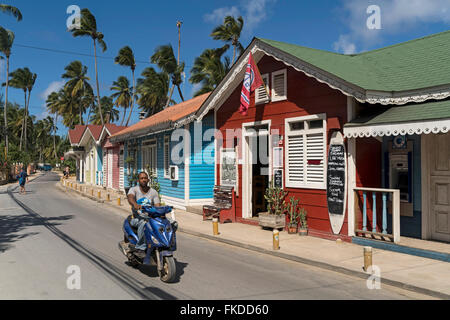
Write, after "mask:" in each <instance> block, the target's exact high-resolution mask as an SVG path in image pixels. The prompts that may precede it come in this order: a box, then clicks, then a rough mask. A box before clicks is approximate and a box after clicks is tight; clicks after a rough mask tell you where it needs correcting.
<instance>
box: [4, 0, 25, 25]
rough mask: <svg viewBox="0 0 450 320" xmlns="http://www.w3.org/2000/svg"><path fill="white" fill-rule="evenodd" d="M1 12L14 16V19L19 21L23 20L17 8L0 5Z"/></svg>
mask: <svg viewBox="0 0 450 320" xmlns="http://www.w3.org/2000/svg"><path fill="white" fill-rule="evenodd" d="M0 11H2V12H4V13H6V14H10V15H12V16H13V17H14V18H16V19H17V21H20V20H22V13H21V12H20V10H19V9H17V8H16V7H13V6H10V5H7V4H0Z"/></svg>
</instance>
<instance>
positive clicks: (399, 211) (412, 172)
mask: <svg viewBox="0 0 450 320" xmlns="http://www.w3.org/2000/svg"><path fill="white" fill-rule="evenodd" d="M449 38H450V32H446V33H442V34H438V35H433V36H430V37H426V38H423V39H418V40H414V41H410V42H407V43H404V44H399V45H396V46H392V47H387V48H383V49H379V50H374V51H370V52H366V53H362V54H357V55H342V54H337V53H333V52H327V51H322V50H316V49H311V48H306V47H301V46H297V45H292V44H287V43H282V42H278V41H272V40H264V39H257V38H255V39H253V41H252V43H251V44H250V45H249V47H248V48H247V49H246V50H245V52H244V53H243V54H242V55H241V57H240V59H239V60H238V61H237V62H236V63H235V64H234V66H233V68H232V69H231V70H230V72H229V73H228V74H227V76H226V77H225V78H224V79H223V80H222V82H221V83H220V84H219V85H218V86H217V88H216V89H215V90H214V91H213V92H212V93H211V95H210V96H209V97H208V99H207V100H206V101H205V102H204V103H203V105H202V107H201V108H200V109H199V111H198V112H197V114H196V116H197V119H198V121H201V119H202V118H203V117H204V116H205V115H206V114H207V113H208V112H210V111H214V113H215V127H216V129H217V130H219V131H220V134H219V135H217V137H216V142H215V144H216V145H215V149H216V153H215V156H216V170H215V174H216V184H217V185H229V186H234V187H235V192H236V209H237V210H236V218H237V219H236V220H237V221H238V222H243V223H250V224H257V223H258V219H257V216H258V213H259V212H264V211H266V204H265V202H264V191H265V189H266V188H267V187H268V186H269V184H270V183H271V182H272V181H278V182H277V183H280V182H281V184H282V185H281V186H282V187H283V189H284V190H285V191H287V192H288V196H287V199H288V198H289V197H291V196H294V197H295V198H297V199H299V200H300V204H301V206H302V207H304V208H305V209H306V211H307V213H308V218H307V222H308V227H309V234H310V235H316V236H320V237H325V238H330V239H333V238H336V237H340V238H343V239H345V240H350V239H351V238H350V237H353V236H355V235H358V234H359V232H360V231H361V230H364V231H367V233H370V232H372V233H373V234H374V235H377V236H378V235H381V236H384V235H386V234H387V235H388V236H389V234H391V233H392V234H395V235H396V236H395V237H397V238H396V240H395V242H397V241H399V235H400V233H402V235H406V236H410V237H416V238H423V239H427V238H432V235H433V232H432V231H430V230H428V229H427V230H428V231H426V230H425V229H426V228H428V227H426V226H427V225H430V224H432V221H435V217H434V216H433V215H434V213H433V211H430V210H429V207H431V206H432V205H433V202H432V200H433V199H434V198H432V196H431V195H430V199H431V200H430V199H428V198H427V199H425V198H424V196H423V192H421V188H423V186H424V185H426V183H425V182H426V181H427V180H426V177H427V176H430V174H429V173H427V172H428V171H423V170H422V171H421V161H422V162H423V161H424V159H425V158H424V157H425V155H424V154H423V153H421V151H420V150H421V149H422V150H424V149H425V147H426V141H427V139H425V138H424V137H422V134H423V133H430V130H431V129H427V128H428V127H429V128H432V130H435V131H436V132H435V131H433V133H446V132H447V131H448V126H447V123H448V120H449V119H447V118H448V116H449V114H448V112H447V111H446V110H447V109H445V106H446V105H447V104H449V103H450V102H449V96H450V89H449V90H447V88H448V86H449V85H450V78H449V76H448V74H449V72H448V61H444V60H445V59H444V60H443V58H442V57H444V56H446V55H445V54H444V53H443V52H444V50H447V49H446V48H448V47H449V45H448V43H449ZM250 52H251V53H252V55H253V57H254V60H255V62H256V63H257V65H258V68H259V71H260V73H261V75H262V77H263V80H264V82H265V87H264V86H261V87H260V88H258V89H257V90H256V91H255V92H254V93H252V96H251V101H250V108H249V110H248V114H247V115H246V116H244V115H242V114H240V113H239V105H240V94H241V88H242V82H243V79H244V73H245V69H246V65H247V61H248V57H249V53H250ZM431 53H432V54H431ZM428 70H433V75H432V76H431V75H430V73H429V72H428ZM442 88H444V89H445V90H444V89H442ZM443 90H444V91H443ZM443 92H444V93H443ZM447 93H448V94H447ZM427 100H429V101H427ZM437 100H442V102H436V101H437ZM420 103H421V104H420ZM404 104H407V105H406V106H404V107H403V106H401V105H404ZM449 105H450V104H449ZM413 110H416V111H413ZM421 111H423V112H421ZM374 117H375V118H374ZM444 118H445V119H444ZM371 119H372V120H371ZM408 121H409V122H408ZM412 126H413V127H414V128H413V127H412ZM383 127H386V128H387V127H389V128H390V129H389V130H388V131H386V130H383ZM396 127H397V128H399V130H396V129H395V128H396ZM416 127H417V128H416ZM402 128H403V129H402ZM375 130H378V131H375ZM427 130H428V131H427ZM384 131H386V132H384ZM378 133H380V134H378ZM335 135H338V137H340V136H345V139H344V143H343V145H344V146H345V149H344V154H343V157H342V158H343V159H345V162H346V165H345V168H346V172H345V175H344V176H345V186H344V187H343V189H344V190H345V194H344V196H343V202H344V212H343V215H342V217H343V219H342V220H343V224H342V226H341V227H339V228H337V231H336V230H334V229H336V228H333V227H332V221H331V220H332V217H331V218H330V216H332V215H331V214H329V206H328V203H329V202H328V201H329V198H330V197H329V196H327V184H328V185H329V183H327V175H328V174H329V172H330V170H328V172H327V165H328V164H329V161H328V151H329V147H330V140H331V139H332V136H333V137H334V136H335ZM448 135H449V134H447V136H448ZM383 136H384V137H383ZM399 137H400V138H402V139H403V141H407V142H406V143H404V144H403V145H404V147H402V148H404V149H399V150H397V149H396V144H397V140H398V138H399ZM421 137H422V138H421ZM438 138H439V137H436V139H438ZM444 138H445V136H443V137H441V138H440V139H441V140H442V141H444V140H445V139H446V138H445V139H444ZM430 139H431V135H430ZM398 141H399V140H398ZM399 143H400V142H399ZM426 148H428V147H426ZM446 148H447V149H448V146H447V147H446ZM446 152H447V151H446ZM233 154H234V155H233ZM227 157H229V158H230V159H234V158H237V161H236V167H237V171H236V173H237V174H236V175H233V174H232V175H230V174H229V172H226V171H227V170H230V166H228V165H223V163H224V161H223V159H225V158H227ZM421 159H422V160H421ZM441 162H443V163H444V162H445V163H446V165H447V164H448V166H449V168H448V170H450V162H449V161H448V159H447V160H442V161H441ZM447 162H448V163H447ZM413 163H414V165H413ZM393 166H396V167H395V168H394V167H393ZM400 166H403V167H402V168H400ZM436 170H437V169H436ZM436 170H435V171H436ZM440 170H441V172H444V171H443V169H440ZM445 172H447V171H445ZM445 172H444V175H446V174H447V173H445ZM448 172H450V171H448ZM230 176H232V177H234V178H230ZM274 176H276V177H277V179H274ZM421 177H422V178H421ZM424 179H425V180H424ZM428 184H430V182H428ZM448 185H449V186H450V182H449V184H448ZM449 190H450V188H449ZM442 194H444V193H442ZM363 197H364V198H363ZM372 197H373V198H372ZM442 197H443V196H442ZM373 199H375V201H373ZM449 199H450V196H449ZM364 203H365V204H364ZM445 212H447V213H446V214H445V215H444V214H443V213H442V212H441V213H439V214H440V216H439V215H436V219H438V218H439V219H440V220H439V219H438V220H436V221H440V227H439V228H440V229H439V228H438V227H436V228H435V229H436V231H435V234H438V232H441V233H440V236H439V237H440V238H439V237H437V236H436V239H447V238H446V237H449V236H450V232H447V231H445V230H447V229H449V230H450V222H448V225H449V226H448V227H447V221H450V218H449V219H447V220H446V219H444V218H445V217H449V216H450V206H449V207H448V208H447V209H446V211H445ZM443 217H444V218H443ZM363 219H364V220H363ZM400 225H401V231H400ZM421 229H422V231H421ZM333 230H334V231H333ZM439 230H441V231H439ZM442 230H444V231H442ZM446 232H447V233H446ZM391 238H392V240H394V236H392V237H391Z"/></svg>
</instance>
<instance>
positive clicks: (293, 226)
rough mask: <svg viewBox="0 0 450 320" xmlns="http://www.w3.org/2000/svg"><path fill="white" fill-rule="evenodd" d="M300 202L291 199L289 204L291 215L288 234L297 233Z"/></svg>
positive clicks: (288, 209) (288, 211)
mask: <svg viewBox="0 0 450 320" xmlns="http://www.w3.org/2000/svg"><path fill="white" fill-rule="evenodd" d="M298 203H299V200H295V198H294V197H290V198H289V203H288V205H287V206H286V209H287V213H288V214H289V224H288V233H289V234H294V233H297V228H298V217H299V210H298V208H297V206H298Z"/></svg>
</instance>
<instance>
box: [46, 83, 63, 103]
mask: <svg viewBox="0 0 450 320" xmlns="http://www.w3.org/2000/svg"><path fill="white" fill-rule="evenodd" d="M63 86H64V81H63V80H61V81H53V82H52V83H50V84H49V85H48V87H47V89H45V91H44V92H42V93H41V95H40V97H41V99H42V100H47V97H48V96H49V95H50V94H51V93H52V92H57V91H59V89H61V88H62V87H63Z"/></svg>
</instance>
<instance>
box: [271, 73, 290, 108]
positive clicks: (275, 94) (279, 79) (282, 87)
mask: <svg viewBox="0 0 450 320" xmlns="http://www.w3.org/2000/svg"><path fill="white" fill-rule="evenodd" d="M286 75H287V70H286V69H284V70H280V71H277V72H273V73H272V101H280V100H286V99H287V77H286Z"/></svg>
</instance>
